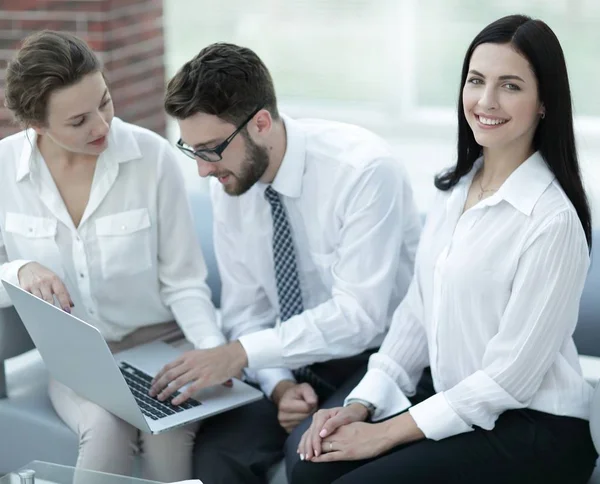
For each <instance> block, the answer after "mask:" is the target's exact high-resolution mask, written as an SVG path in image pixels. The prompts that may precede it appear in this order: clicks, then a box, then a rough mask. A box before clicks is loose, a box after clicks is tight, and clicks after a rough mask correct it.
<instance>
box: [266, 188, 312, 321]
mask: <svg viewBox="0 0 600 484" xmlns="http://www.w3.org/2000/svg"><path fill="white" fill-rule="evenodd" d="M265 198H266V199H267V201H268V202H269V203H270V204H271V214H272V215H273V261H274V262H275V280H276V283H277V296H278V298H279V317H280V318H281V322H284V321H287V320H288V319H290V318H291V317H292V316H295V315H296V314H300V313H301V312H302V311H304V306H303V305H302V292H300V280H299V279H298V268H297V267H296V254H295V251H294V240H293V239H292V232H291V230H290V225H289V222H288V218H287V214H286V213H285V208H284V206H283V204H282V203H281V199H280V198H279V194H278V193H277V192H276V191H275V190H273V188H271V186H268V187H267V189H266V190H265Z"/></svg>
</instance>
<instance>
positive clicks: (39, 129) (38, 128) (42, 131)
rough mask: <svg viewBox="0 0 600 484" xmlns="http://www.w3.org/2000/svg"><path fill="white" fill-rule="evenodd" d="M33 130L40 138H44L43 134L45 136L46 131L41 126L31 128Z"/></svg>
mask: <svg viewBox="0 0 600 484" xmlns="http://www.w3.org/2000/svg"><path fill="white" fill-rule="evenodd" d="M30 128H31V129H33V130H34V131H35V134H37V135H38V136H42V135H43V134H45V131H46V130H45V129H44V128H42V127H40V126H30Z"/></svg>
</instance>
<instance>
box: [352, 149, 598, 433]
mask: <svg viewBox="0 0 600 484" xmlns="http://www.w3.org/2000/svg"><path fill="white" fill-rule="evenodd" d="M481 163H482V161H481V160H478V162H477V163H476V165H475V167H474V168H473V170H472V171H471V173H469V174H468V175H467V176H464V177H463V179H462V180H461V181H460V182H459V183H458V184H457V185H456V186H455V187H454V189H452V190H451V191H448V192H440V193H439V199H438V201H437V203H436V204H435V206H434V208H433V210H432V212H431V213H430V215H429V217H428V219H427V222H426V224H425V228H424V229H423V236H422V239H421V243H420V245H419V250H418V252H417V260H416V264H415V277H414V279H413V281H412V283H411V286H410V289H409V292H408V294H407V297H406V298H405V299H404V301H403V302H402V304H401V305H400V306H399V307H398V310H397V311H396V313H395V314H394V318H393V323H392V327H391V328H390V332H389V334H388V336H387V337H386V339H385V341H384V343H383V344H382V346H381V350H380V352H379V353H377V354H375V355H373V356H372V357H371V360H370V362H369V370H368V372H367V374H366V375H365V377H364V379H363V380H362V381H361V382H360V383H359V385H358V386H357V387H356V388H355V389H354V390H353V391H352V392H351V394H350V395H349V396H348V399H350V398H360V399H363V400H366V401H368V402H370V403H372V404H374V405H375V407H376V410H375V414H374V416H373V417H374V419H375V420H378V419H382V418H385V417H388V416H391V415H394V414H396V413H398V412H400V411H402V410H404V409H406V408H407V407H409V406H410V403H409V402H408V400H407V398H406V395H408V396H410V395H413V394H414V393H415V386H416V383H417V380H418V378H419V376H420V374H421V371H422V369H423V368H424V367H425V366H426V365H427V364H430V366H431V371H432V375H433V381H434V385H435V390H436V392H438V393H437V394H436V395H434V396H432V397H431V398H429V399H427V400H425V401H424V402H422V403H419V404H417V405H415V406H413V407H412V408H410V410H409V411H410V414H411V415H412V417H413V418H414V420H415V421H416V423H417V425H418V426H419V428H420V429H421V430H422V431H423V433H424V434H425V435H426V437H427V438H430V439H434V440H439V439H443V438H446V437H450V436H452V435H455V434H460V433H462V432H468V431H470V430H472V429H473V426H478V427H480V428H483V429H488V430H489V429H492V428H493V427H494V424H495V421H496V419H497V418H498V416H499V415H500V414H501V413H502V412H504V411H506V410H510V409H517V408H530V409H533V410H538V411H542V412H547V413H551V414H555V415H564V416H571V417H579V418H582V419H587V418H588V412H589V405H590V400H591V396H592V387H591V386H590V385H589V384H588V383H587V382H586V381H585V380H584V378H583V377H582V375H581V368H580V366H579V361H578V358H577V350H576V348H575V344H574V343H573V339H572V334H573V331H574V329H575V325H576V322H577V316H578V311H579V299H580V297H581V292H582V289H583V285H584V282H585V278H586V274H587V270H588V266H589V255H588V246H587V244H586V239H585V234H584V231H583V228H582V225H581V223H580V221H579V218H578V217H577V213H576V212H575V209H574V208H573V205H572V204H571V202H570V201H569V199H568V198H567V196H566V195H565V193H564V192H563V190H562V188H561V187H560V185H559V183H558V182H557V181H556V179H555V177H554V175H553V174H552V172H551V171H550V170H549V168H548V167H547V166H546V164H545V162H544V160H543V158H542V157H541V155H540V154H538V153H535V154H534V155H533V156H531V157H530V158H529V159H528V160H526V161H525V162H524V163H523V164H522V165H521V166H519V168H517V169H516V170H515V171H514V172H513V173H512V174H511V175H510V177H509V178H508V179H507V180H506V181H505V183H504V184H503V185H502V187H501V188H500V189H499V190H498V191H497V192H496V193H495V194H493V195H492V196H490V197H489V198H487V199H484V200H482V201H481V202H479V203H478V204H477V205H475V206H474V207H472V208H471V209H469V210H467V211H466V212H465V213H464V214H462V215H461V213H462V212H463V207H464V205H465V200H466V197H467V192H468V190H469V187H470V185H471V181H472V179H473V176H474V174H475V173H476V171H477V170H478V169H479V167H480V166H481ZM348 399H347V400H348Z"/></svg>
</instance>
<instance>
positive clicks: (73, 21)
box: [0, 0, 166, 139]
mask: <svg viewBox="0 0 600 484" xmlns="http://www.w3.org/2000/svg"><path fill="white" fill-rule="evenodd" d="M162 13H163V12H162V0H0V139H1V138H3V137H4V136H7V135H8V134H11V133H14V132H15V131H18V129H19V128H18V127H15V126H14V124H13V123H12V121H11V116H10V113H9V112H7V110H6V108H4V95H3V87H4V73H5V69H6V63H7V61H8V60H10V59H11V58H12V56H13V55H14V49H15V48H17V47H18V45H19V43H20V41H21V39H23V37H25V36H26V35H28V34H30V33H33V32H36V31H38V30H41V29H45V28H46V29H53V30H64V31H68V32H72V33H74V34H77V35H79V36H80V37H82V38H84V39H85V40H86V41H87V42H88V43H89V44H90V46H91V47H92V48H93V49H94V50H95V51H96V53H97V54H98V55H99V56H100V58H101V59H102V61H103V63H104V66H105V70H106V74H107V77H108V80H109V87H110V90H111V94H112V97H113V100H114V105H115V112H116V115H117V116H119V117H121V118H122V119H124V120H126V121H129V122H132V123H136V124H138V125H140V126H144V127H146V128H149V129H152V130H154V131H156V132H158V133H160V134H163V135H164V134H165V123H166V117H165V114H164V111H163V107H162V101H163V95H164V76H165V71H164V39H163V27H162Z"/></svg>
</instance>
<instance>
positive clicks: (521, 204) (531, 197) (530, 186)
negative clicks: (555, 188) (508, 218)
mask: <svg viewBox="0 0 600 484" xmlns="http://www.w3.org/2000/svg"><path fill="white" fill-rule="evenodd" d="M554 178H555V177H554V173H552V171H551V170H550V168H548V165H547V164H546V162H545V161H544V158H543V157H542V155H541V154H540V153H539V152H538V151H536V152H535V153H534V154H533V155H531V156H530V157H529V158H527V159H526V160H525V161H524V162H523V163H521V165H520V166H519V167H518V168H517V169H516V170H515V171H513V172H512V173H511V175H510V176H509V177H508V178H507V179H506V181H505V182H504V183H503V184H502V186H501V187H500V189H499V190H498V191H497V192H496V195H497V196H498V197H500V198H501V199H503V200H506V201H507V202H508V203H510V204H511V205H512V206H513V207H515V208H516V209H517V210H519V211H520V212H522V213H523V214H525V215H527V216H529V215H531V212H532V211H533V207H535V204H536V203H537V201H538V200H539V199H540V197H541V196H542V194H543V193H544V192H545V191H546V188H548V186H549V185H550V184H551V183H552V182H553V181H554Z"/></svg>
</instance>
